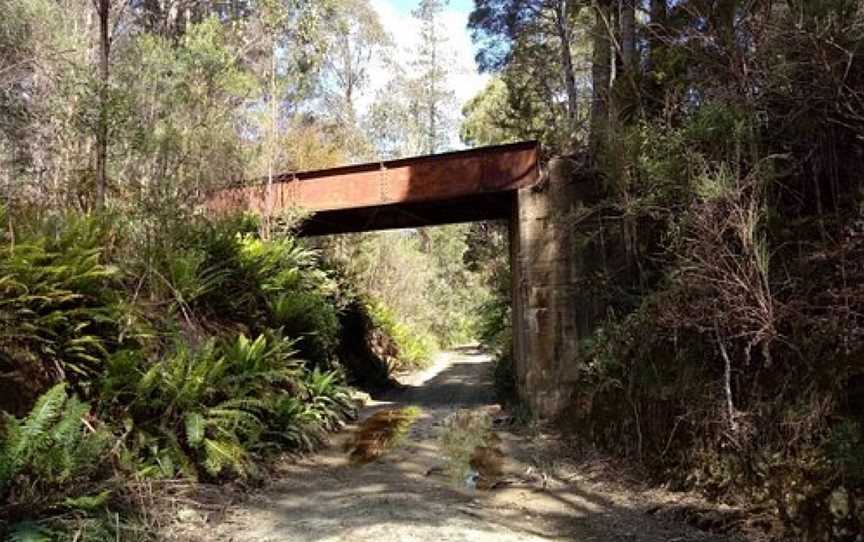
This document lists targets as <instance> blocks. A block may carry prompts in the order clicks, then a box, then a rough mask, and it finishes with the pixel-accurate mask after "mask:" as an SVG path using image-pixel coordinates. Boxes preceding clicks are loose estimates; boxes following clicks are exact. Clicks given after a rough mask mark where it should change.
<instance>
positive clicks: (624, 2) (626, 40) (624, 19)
mask: <svg viewBox="0 0 864 542" xmlns="http://www.w3.org/2000/svg"><path fill="white" fill-rule="evenodd" d="M621 62H622V63H623V64H624V70H626V71H627V73H629V74H631V75H633V74H634V68H635V66H636V0H621Z"/></svg>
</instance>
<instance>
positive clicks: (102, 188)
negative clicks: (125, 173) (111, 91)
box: [94, 0, 111, 209]
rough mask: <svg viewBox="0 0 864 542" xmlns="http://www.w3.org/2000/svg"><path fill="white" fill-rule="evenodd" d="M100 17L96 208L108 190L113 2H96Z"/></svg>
mask: <svg viewBox="0 0 864 542" xmlns="http://www.w3.org/2000/svg"><path fill="white" fill-rule="evenodd" d="M94 2H95V3H96V6H95V7H96V11H97V14H98V16H99V121H98V124H97V126H96V207H97V208H98V209H103V208H104V207H105V193H106V191H107V188H108V173H107V161H108V76H109V72H108V55H109V54H110V52H111V37H110V36H109V35H108V27H109V24H110V20H109V18H110V16H111V0H94Z"/></svg>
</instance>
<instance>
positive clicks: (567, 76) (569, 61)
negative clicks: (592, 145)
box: [555, 0, 579, 138]
mask: <svg viewBox="0 0 864 542" xmlns="http://www.w3.org/2000/svg"><path fill="white" fill-rule="evenodd" d="M567 4H568V2H567V0H559V2H558V5H557V9H556V10H555V27H556V30H557V32H558V39H560V40H561V66H562V68H563V70H564V74H563V75H564V86H565V88H566V90H567V119H568V121H569V129H570V137H571V138H572V137H573V136H575V132H576V124H577V122H578V119H579V95H578V93H577V89H576V73H575V72H574V71H573V55H572V52H571V50H570V40H571V33H570V21H568V19H567V17H568V14H567V11H568V9H567V7H568V6H567Z"/></svg>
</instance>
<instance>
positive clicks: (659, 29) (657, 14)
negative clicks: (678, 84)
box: [648, 0, 666, 72]
mask: <svg viewBox="0 0 864 542" xmlns="http://www.w3.org/2000/svg"><path fill="white" fill-rule="evenodd" d="M665 27H666V0H651V26H650V27H649V30H648V71H649V72H651V71H653V70H654V69H656V67H657V64H658V60H659V58H658V57H659V53H660V51H661V49H662V48H663V41H662V39H661V36H662V33H663V29H664V28H665Z"/></svg>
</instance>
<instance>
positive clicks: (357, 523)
mask: <svg viewBox="0 0 864 542" xmlns="http://www.w3.org/2000/svg"><path fill="white" fill-rule="evenodd" d="M436 367H437V371H436V370H433V371H431V372H430V374H429V378H427V379H426V380H425V382H418V383H416V384H414V385H407V386H405V387H404V388H401V389H398V390H391V391H390V392H388V393H387V394H385V395H384V396H382V397H381V398H380V399H381V400H380V401H377V402H376V404H373V405H372V406H371V407H370V408H369V409H367V410H366V411H365V412H364V417H365V416H368V415H370V414H371V413H372V412H374V411H375V410H377V409H380V408H392V407H399V406H407V405H417V406H420V407H421V408H422V409H423V410H424V415H423V416H422V417H421V419H420V420H419V421H418V422H417V424H416V425H415V427H414V428H413V429H412V432H411V434H410V436H409V437H408V439H407V441H406V442H405V444H404V445H402V446H401V447H399V448H397V449H394V450H391V451H390V452H389V453H388V454H386V455H385V456H384V457H383V458H382V459H380V460H379V461H377V462H375V463H372V464H369V465H365V466H359V467H358V466H352V465H349V464H348V462H347V460H346V456H345V454H344V453H343V452H342V450H341V446H340V441H339V440H338V439H337V441H336V442H334V446H332V447H331V448H330V449H329V450H326V451H324V452H323V453H321V454H319V455H316V456H314V457H310V458H306V459H303V460H301V461H299V462H297V463H294V464H289V465H285V466H284V467H283V469H282V472H281V473H280V474H281V476H280V480H279V481H278V482H275V483H273V484H272V485H271V486H270V487H269V488H267V489H266V490H265V491H264V492H262V493H261V494H259V495H254V496H252V497H251V498H250V499H249V501H247V502H246V503H244V504H243V505H242V506H241V507H240V509H238V510H237V511H234V512H232V513H230V514H228V516H227V518H226V521H225V522H223V524H222V525H220V526H219V527H218V528H217V533H212V532H211V533H210V539H213V536H212V535H213V534H216V535H217V538H219V539H221V540H233V541H237V542H239V541H252V540H255V541H262V542H264V541H277V540H279V541H282V540H285V541H288V540H298V541H300V540H302V541H310V542H312V541H331V540H350V541H372V540H374V541H376V542H389V541H394V542H395V541H403V540H414V541H439V540H449V541H477V542H486V541H488V542H511V541H514V542H515V541H533V540H580V541H619V540H620V541H646V542H655V541H656V542H660V541H668V540H677V541H679V542H685V541H696V540H718V541H720V540H730V539H728V538H724V537H718V536H715V535H710V534H707V533H703V532H701V531H696V530H693V529H691V528H689V527H687V526H684V525H678V524H664V523H662V522H660V521H659V520H656V519H655V518H652V517H650V516H647V515H646V514H645V513H644V512H643V510H644V509H645V508H646V507H647V506H649V505H650V504H651V503H648V502H646V503H640V502H639V501H638V498H637V499H636V500H635V502H634V501H632V500H628V501H626V502H624V501H622V500H621V499H619V498H617V496H616V495H611V496H609V495H604V494H603V493H601V492H600V491H597V488H594V487H591V486H588V485H582V484H578V483H572V482H567V481H564V480H555V479H554V478H552V479H546V480H545V481H544V483H545V485H546V487H545V488H544V487H543V484H540V483H522V482H520V483H516V484H514V485H512V486H510V487H507V488H505V489H501V490H493V491H489V492H477V493H472V492H470V491H469V490H468V489H467V488H465V487H464V485H463V484H461V483H458V482H455V481H453V480H450V479H448V478H446V477H445V476H443V475H431V476H430V475H428V473H429V471H430V470H433V471H434V470H435V469H436V468H437V467H440V466H441V465H442V463H443V461H444V459H443V458H442V457H441V453H440V452H439V450H438V448H437V446H436V441H435V438H436V436H437V427H438V426H439V425H440V424H441V422H442V421H443V420H444V418H445V417H446V416H447V415H448V414H449V413H451V412H453V411H455V410H456V409H457V408H475V407H480V406H484V405H488V404H491V403H492V402H493V400H494V393H493V391H492V386H491V383H490V381H491V371H490V367H491V363H490V359H489V357H488V356H486V355H484V354H483V353H482V352H479V351H477V350H476V349H465V350H462V351H459V352H455V353H450V354H448V355H447V357H445V358H444V359H441V360H438V362H437V365H436ZM342 438H347V435H343V436H342ZM524 444H525V443H524V441H521V440H520V439H519V438H517V437H515V436H513V435H507V436H506V437H505V446H509V447H511V448H512V451H513V452H514V454H517V455H518V452H519V447H520V445H521V446H524ZM505 451H506V448H505ZM523 451H524V450H523ZM528 461H529V462H530V458H528ZM643 505H644V506H643Z"/></svg>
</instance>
